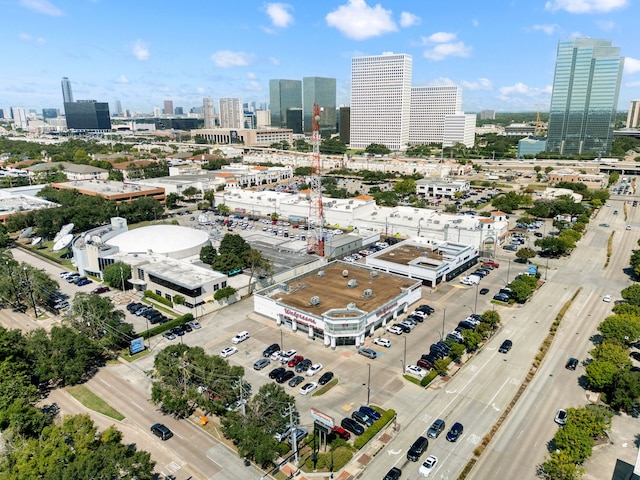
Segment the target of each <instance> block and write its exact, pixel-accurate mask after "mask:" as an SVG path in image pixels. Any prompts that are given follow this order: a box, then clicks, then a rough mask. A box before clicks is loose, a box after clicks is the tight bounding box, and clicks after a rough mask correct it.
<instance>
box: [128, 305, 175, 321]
mask: <svg viewBox="0 0 640 480" xmlns="http://www.w3.org/2000/svg"><path fill="white" fill-rule="evenodd" d="M127 310H128V311H129V313H132V314H134V315H135V316H137V317H144V318H146V319H147V320H149V323H151V324H152V325H155V324H156V323H164V322H166V321H167V320H168V318H167V316H166V315H164V314H163V313H162V312H159V311H158V310H156V309H155V308H153V307H150V306H149V305H145V304H144V303H139V302H132V303H129V304H128V305H127Z"/></svg>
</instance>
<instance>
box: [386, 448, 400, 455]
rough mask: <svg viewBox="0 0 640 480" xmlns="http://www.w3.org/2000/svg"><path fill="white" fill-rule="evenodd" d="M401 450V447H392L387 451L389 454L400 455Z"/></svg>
mask: <svg viewBox="0 0 640 480" xmlns="http://www.w3.org/2000/svg"><path fill="white" fill-rule="evenodd" d="M400 452H402V449H400V450H391V449H389V450H387V453H388V454H389V455H399V454H400Z"/></svg>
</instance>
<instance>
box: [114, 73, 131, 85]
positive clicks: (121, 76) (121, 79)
mask: <svg viewBox="0 0 640 480" xmlns="http://www.w3.org/2000/svg"><path fill="white" fill-rule="evenodd" d="M116 83H121V84H125V83H129V79H128V78H127V77H125V76H124V75H120V76H119V77H118V78H116Z"/></svg>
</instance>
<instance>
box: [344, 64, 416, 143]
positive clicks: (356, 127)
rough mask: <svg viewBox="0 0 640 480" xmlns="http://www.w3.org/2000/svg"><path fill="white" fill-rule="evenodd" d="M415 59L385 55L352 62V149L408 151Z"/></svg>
mask: <svg viewBox="0 0 640 480" xmlns="http://www.w3.org/2000/svg"><path fill="white" fill-rule="evenodd" d="M412 67H413V58H412V57H411V55H407V54H393V53H384V54H382V55H374V56H369V57H356V58H353V59H352V60H351V129H350V136H351V147H352V148H366V147H368V146H369V145H371V144H372V143H380V144H382V145H385V146H386V147H387V148H389V149H391V150H402V149H404V148H406V146H407V143H408V141H409V110H410V103H411V73H412Z"/></svg>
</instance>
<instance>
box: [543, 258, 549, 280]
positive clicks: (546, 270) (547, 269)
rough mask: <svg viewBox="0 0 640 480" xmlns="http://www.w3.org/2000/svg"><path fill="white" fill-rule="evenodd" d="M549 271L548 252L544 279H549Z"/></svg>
mask: <svg viewBox="0 0 640 480" xmlns="http://www.w3.org/2000/svg"><path fill="white" fill-rule="evenodd" d="M548 271H549V255H548V254H547V266H546V268H545V269H544V281H545V282H546V281H547V272H548Z"/></svg>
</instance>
